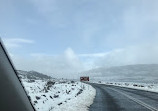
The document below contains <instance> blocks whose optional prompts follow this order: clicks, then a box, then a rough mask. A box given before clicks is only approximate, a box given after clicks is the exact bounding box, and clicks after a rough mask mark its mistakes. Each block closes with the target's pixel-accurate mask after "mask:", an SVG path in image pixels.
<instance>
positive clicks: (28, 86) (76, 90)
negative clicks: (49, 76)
mask: <svg viewBox="0 0 158 111" xmlns="http://www.w3.org/2000/svg"><path fill="white" fill-rule="evenodd" d="M22 83H23V85H24V87H25V90H26V92H27V94H28V96H29V97H30V99H31V102H32V104H33V105H34V107H35V109H36V110H37V111H88V107H89V106H90V105H91V104H92V103H93V99H94V98H95V94H96V91H95V89H94V88H93V87H92V86H90V85H87V84H85V83H81V82H74V81H64V80H63V81H51V80H31V81H30V80H28V79H22Z"/></svg>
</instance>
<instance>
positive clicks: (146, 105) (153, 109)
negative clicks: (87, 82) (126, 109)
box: [109, 88, 158, 111]
mask: <svg viewBox="0 0 158 111" xmlns="http://www.w3.org/2000/svg"><path fill="white" fill-rule="evenodd" d="M109 89H111V90H113V91H116V92H118V93H120V94H122V95H124V96H126V97H127V98H129V99H131V100H133V101H134V102H136V103H138V104H140V105H142V106H144V107H145V108H147V109H149V110H151V111H158V109H156V108H154V107H152V106H150V105H148V104H146V103H144V102H142V101H140V100H138V99H136V98H133V97H132V96H129V95H127V94H125V93H123V92H120V91H118V90H116V89H113V88H109Z"/></svg>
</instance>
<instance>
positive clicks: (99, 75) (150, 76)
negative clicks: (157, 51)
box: [81, 64, 158, 83]
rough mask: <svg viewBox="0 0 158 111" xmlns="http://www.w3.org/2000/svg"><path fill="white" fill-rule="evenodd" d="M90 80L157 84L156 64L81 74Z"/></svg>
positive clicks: (90, 71)
mask: <svg viewBox="0 0 158 111" xmlns="http://www.w3.org/2000/svg"><path fill="white" fill-rule="evenodd" d="M81 74H82V75H88V76H90V78H91V80H92V79H93V80H97V81H99V80H100V81H110V82H137V83H142V82H143V83H158V64H137V65H126V66H116V67H110V68H104V67H102V68H97V69H92V70H89V71H85V72H82V73H81Z"/></svg>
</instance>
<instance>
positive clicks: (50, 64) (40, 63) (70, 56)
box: [12, 48, 84, 78]
mask: <svg viewBox="0 0 158 111" xmlns="http://www.w3.org/2000/svg"><path fill="white" fill-rule="evenodd" d="M12 59H13V61H14V63H15V66H16V68H17V69H21V70H35V71H39V72H42V73H45V74H49V75H52V76H54V77H65V78H72V77H74V76H75V74H77V73H78V72H80V71H83V70H84V67H83V64H82V63H81V61H80V60H79V58H78V57H77V55H76V54H75V53H74V51H73V50H72V49H71V48H67V49H66V50H65V51H64V53H63V54H61V55H47V54H40V53H34V54H31V55H30V57H22V56H18V55H17V56H15V55H14V56H13V57H12ZM70 74H71V76H70ZM73 75H74V76H73Z"/></svg>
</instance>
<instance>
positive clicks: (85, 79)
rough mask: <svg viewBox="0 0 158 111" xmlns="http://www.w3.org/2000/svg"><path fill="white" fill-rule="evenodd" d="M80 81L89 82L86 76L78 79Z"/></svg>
mask: <svg viewBox="0 0 158 111" xmlns="http://www.w3.org/2000/svg"><path fill="white" fill-rule="evenodd" d="M80 81H89V77H88V76H82V77H80Z"/></svg>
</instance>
